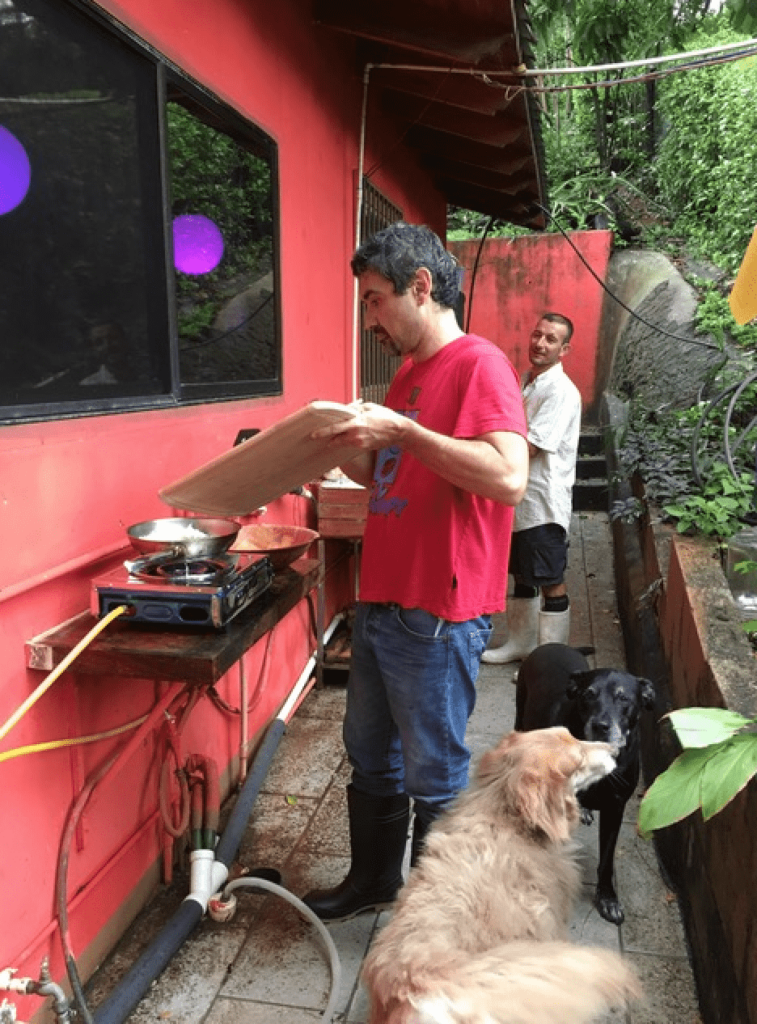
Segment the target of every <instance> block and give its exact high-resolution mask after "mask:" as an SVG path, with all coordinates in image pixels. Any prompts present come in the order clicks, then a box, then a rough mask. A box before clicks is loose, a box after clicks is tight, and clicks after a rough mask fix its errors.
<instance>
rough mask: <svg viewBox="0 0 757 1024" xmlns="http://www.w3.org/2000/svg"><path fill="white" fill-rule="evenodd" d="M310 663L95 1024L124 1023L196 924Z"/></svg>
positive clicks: (230, 855)
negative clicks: (175, 899) (219, 823)
mask: <svg viewBox="0 0 757 1024" xmlns="http://www.w3.org/2000/svg"><path fill="white" fill-rule="evenodd" d="M338 618H339V617H337V619H335V620H334V621H333V622H332V623H331V624H330V625H329V628H328V630H326V633H327V634H328V635H329V636H330V635H331V633H332V632H333V630H334V629H335V628H336V624H337V622H338ZM314 664H315V656H311V657H310V659H309V660H308V663H307V665H306V666H305V668H304V669H303V671H302V673H301V675H300V677H299V679H298V680H297V682H296V683H295V685H294V687H293V688H292V690H291V692H290V694H289V697H288V698H287V700H286V702H285V703H284V705H283V707H282V708H281V710H280V711H279V713H278V715H277V716H276V718H274V720H273V721H272V722H271V724H270V725H269V726H268V729H267V731H266V734H265V736H264V738H263V742H262V743H261V745H260V747H259V748H258V751H257V753H256V754H255V757H254V759H253V762H252V765H251V767H250V772H249V774H248V776H247V778H246V780H245V783H244V786H243V787H242V789H241V790H240V792H239V795H238V796H237V799H236V802H235V804H234V807H233V809H232V812H231V815H230V817H229V820H228V822H227V824H226V828H225V829H224V832H223V835H222V836H221V838H220V839H219V841H218V845H217V847H216V849H215V851H213V850H194V851H193V852H192V853H191V855H190V863H191V868H190V888H191V892H190V893H189V895H188V896H186V897H185V898H184V901H183V902H182V903H181V905H180V906H179V907H178V908H177V910H176V911H175V913H174V914H173V916H172V917H171V918H170V919H169V921H168V922H167V924H166V925H165V927H164V928H163V930H162V931H161V932H160V933H159V934H158V935H157V936H156V938H155V939H154V940H153V942H152V944H151V945H150V946H148V948H147V949H146V950H145V952H144V953H143V954H142V955H141V956H140V957H139V959H138V960H137V961H136V962H135V963H134V964H133V965H132V967H131V968H130V969H129V971H127V973H126V974H125V975H124V977H123V978H122V979H121V981H120V982H119V984H118V985H117V986H116V988H115V989H114V991H113V992H112V993H111V994H110V995H109V996H108V997H107V999H105V1000H104V1001H103V1002H102V1003H101V1004H100V1006H99V1007H98V1008H97V1009H96V1010H95V1011H94V1012H93V1013H92V1021H93V1022H94V1024H123V1022H124V1021H125V1020H126V1018H127V1017H128V1016H129V1014H130V1013H131V1012H132V1011H133V1010H134V1009H135V1008H136V1006H137V1004H138V1003H139V1001H140V1000H141V999H142V997H143V996H144V995H145V994H146V993H147V991H148V989H149V988H150V985H152V983H153V981H155V979H156V978H157V977H158V976H159V975H160V974H161V973H162V971H164V970H165V968H166V967H167V966H168V964H169V963H170V962H171V960H172V959H173V957H174V956H175V954H176V953H177V952H178V951H179V949H180V948H181V946H182V945H183V943H184V942H185V941H186V939H187V938H189V935H190V934H191V933H192V932H193V931H194V929H195V928H196V927H197V925H198V924H199V923H200V921H201V920H202V917H203V915H204V914H205V911H206V909H207V906H208V901H209V899H210V897H211V896H213V894H214V893H216V892H218V891H219V890H220V889H221V888H222V887H223V884H224V882H225V881H226V879H227V878H228V875H229V868H230V867H231V865H232V863H233V860H234V857H235V856H236V853H237V850H238V849H239V846H240V844H241V842H242V836H243V835H244V830H245V828H246V827H247V822H248V819H249V817H250V814H251V813H252V808H253V805H254V803H255V800H256V799H257V797H258V794H259V792H260V789H261V787H262V785H263V782H264V781H265V778H266V775H267V774H268V769H269V768H270V766H271V762H272V761H273V758H274V755H275V754H276V751H277V750H278V747H279V743H280V742H281V739H282V737H283V735H284V733H285V732H286V727H287V721H288V719H289V717H290V715H291V711H292V709H293V708H294V707H296V704H297V701H298V699H299V697H300V695H301V693H302V691H303V690H304V689H305V686H306V685H307V683H308V680H309V678H310V674H311V672H312V669H313V666H314Z"/></svg>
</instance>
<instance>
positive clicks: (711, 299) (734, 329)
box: [694, 280, 757, 348]
mask: <svg viewBox="0 0 757 1024" xmlns="http://www.w3.org/2000/svg"><path fill="white" fill-rule="evenodd" d="M694 283H695V285H696V288H697V291H698V293H699V296H698V303H697V310H696V325H697V329H698V330H699V331H701V333H702V334H711V335H712V336H713V338H716V339H717V340H718V341H719V342H720V343H721V345H723V344H725V342H726V341H734V342H736V343H737V344H740V345H743V346H744V347H745V348H747V347H749V346H754V344H755V342H757V330H756V329H755V328H754V327H753V326H752V325H751V324H743V325H742V324H737V323H736V321H735V320H734V319H733V313H732V312H731V307H730V306H729V305H728V296H727V294H723V291H722V290H721V288H720V287H719V286H718V285H717V284H716V283H715V282H714V281H702V280H698V281H696V282H694ZM728 291H729V292H730V287H729V288H728Z"/></svg>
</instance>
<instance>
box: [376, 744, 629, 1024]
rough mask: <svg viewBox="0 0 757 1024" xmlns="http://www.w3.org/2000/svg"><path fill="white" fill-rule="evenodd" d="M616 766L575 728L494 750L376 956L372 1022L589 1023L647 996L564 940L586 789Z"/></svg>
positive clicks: (434, 834) (440, 829)
mask: <svg viewBox="0 0 757 1024" xmlns="http://www.w3.org/2000/svg"><path fill="white" fill-rule="evenodd" d="M614 766H615V762H614V760H613V757H612V754H611V752H610V747H609V746H608V745H607V744H606V743H589V742H585V741H582V740H577V739H574V738H573V736H571V734H570V733H569V732H568V730H567V729H564V728H562V727H557V728H553V729H540V730H536V731H534V732H527V733H520V732H513V733H510V734H509V735H507V736H505V737H504V739H503V740H502V741H501V742H500V743H499V745H498V746H497V747H495V748H494V749H493V750H490V751H488V752H487V753H486V754H484V756H483V757H482V758H481V761H480V764H479V767H478V772H477V775H476V778H475V780H474V782H473V784H472V785H471V786H470V788H469V789H468V790H467V791H466V792H465V793H463V794H461V796H460V797H459V798H458V799H457V801H456V802H455V804H454V805H453V806H452V807H451V808H450V810H449V811H448V812H447V813H446V814H444V815H443V816H442V817H441V818H440V819H439V820H438V821H437V822H436V823H435V824H434V826H433V828H432V829H431V831H430V832H429V835H428V838H427V842H426V849H425V852H424V854H423V855H422V857H421V859H420V860H419V862H418V864H417V866H416V867H415V868H413V870H412V871H411V873H410V878H409V880H408V883H407V885H406V886H405V887H404V889H403V891H402V893H401V895H400V897H399V900H398V902H397V905H396V910H395V911H394V913H393V915H392V918H391V920H390V921H389V923H388V924H387V925H386V927H385V928H384V929H383V930H382V931H381V932H380V934H379V935H378V938H377V939H376V941H375V943H374V944H373V947H372V948H371V950H370V952H369V954H368V957H367V958H366V962H365V966H364V968H363V979H364V981H365V984H366V985H367V987H368V992H369V996H370V1000H371V1015H370V1024H554V1022H555V1021H560V1024H581V1022H583V1021H588V1020H590V1019H591V1018H592V1017H593V1016H594V1015H596V1014H597V1013H601V1012H603V1011H604V1010H606V1009H607V1008H609V1007H610V1006H613V1005H620V1004H624V1003H625V1002H626V1000H627V999H629V998H631V997H634V996H638V995H639V994H640V993H639V987H638V983H637V981H636V978H635V976H634V975H633V973H632V972H631V971H630V969H629V968H628V967H627V966H626V965H625V964H624V963H623V961H622V960H621V958H620V957H619V956H617V955H616V954H615V953H612V952H609V951H606V950H601V949H593V948H587V947H581V946H575V945H572V944H570V943H568V942H566V941H564V940H565V938H566V936H567V928H568V921H569V918H570V914H571V910H572V908H573V903H574V900H575V897H576V893H577V890H578V887H579V884H580V876H579V871H578V867H577V865H576V861H575V854H574V848H573V847H572V845H571V844H569V839H570V836H571V834H572V832H573V830H574V828H575V826H576V825H577V823H578V821H579V817H580V814H579V807H578V802H577V800H576V795H575V794H576V791H577V790H578V789H581V788H583V787H585V786H589V785H591V784H592V783H593V782H596V781H597V780H598V779H600V778H602V777H603V776H604V775H606V774H608V773H609V772H611V771H612V770H613V768H614Z"/></svg>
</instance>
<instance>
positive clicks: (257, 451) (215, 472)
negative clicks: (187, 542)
mask: <svg viewBox="0 0 757 1024" xmlns="http://www.w3.org/2000/svg"><path fill="white" fill-rule="evenodd" d="M355 415H356V413H355V411H354V410H353V409H351V408H349V406H346V405H341V404H340V403H339V402H311V403H310V404H309V405H306V406H305V407H304V408H302V409H299V410H298V411H297V412H295V413H292V414H291V415H290V416H287V417H285V418H284V419H283V420H279V422H278V423H274V424H273V426H271V427H268V428H267V429H266V430H262V431H261V432H260V433H259V434H256V435H255V436H254V437H251V438H250V439H249V440H247V441H243V442H242V444H240V445H237V446H236V447H234V448H232V449H230V450H229V451H227V452H224V453H223V454H222V455H219V456H217V457H216V458H215V459H212V460H211V461H210V462H206V463H205V465H204V466H200V468H199V469H195V470H193V471H192V472H191V473H188V474H187V475H186V476H183V477H181V479H179V480H176V481H174V483H172V484H169V485H168V486H167V487H164V488H163V489H162V490H161V491H159V492H158V493H159V496H160V498H161V499H162V500H163V501H165V502H166V504H168V505H171V506H172V507H173V508H180V509H185V510H186V511H188V512H201V513H203V514H205V515H219V516H246V515H249V514H250V513H251V512H254V511H255V509H257V508H260V506H261V505H266V504H268V502H270V501H274V500H275V499H276V498H280V497H281V495H282V494H286V493H288V492H289V491H293V490H295V488H297V487H301V486H302V485H303V484H306V483H308V482H309V481H310V480H315V479H317V478H318V477H320V476H322V475H323V474H324V473H326V472H328V470H330V469H334V467H335V466H339V465H342V464H344V463H347V462H349V461H350V459H353V458H354V457H355V456H356V455H359V454H360V449H359V448H352V447H346V446H342V447H336V448H330V447H329V441H328V440H325V441H324V440H321V441H315V440H313V438H312V437H310V435H311V434H312V432H313V431H314V430H318V428H319V427H325V426H329V425H330V424H333V423H338V422H340V421H343V420H348V419H352V418H353V417H354V416H355Z"/></svg>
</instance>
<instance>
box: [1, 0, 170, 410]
mask: <svg viewBox="0 0 757 1024" xmlns="http://www.w3.org/2000/svg"><path fill="white" fill-rule="evenodd" d="M2 15H3V17H2V19H0V126H1V127H2V129H3V131H2V133H0V134H1V136H2V139H4V140H5V143H6V163H5V166H4V168H2V169H0V173H1V174H4V176H5V179H6V180H7V178H8V177H9V175H10V174H11V172H10V171H9V169H8V161H7V147H8V146H10V148H11V150H13V148H14V147H15V149H16V152H17V153H18V152H20V153H23V154H25V155H26V158H27V159H28V167H29V187H28V191H26V192H25V194H24V195H23V197H22V198H21V200H20V201H19V202H18V204H17V205H15V206H14V208H13V209H9V210H6V211H5V212H0V337H2V339H3V344H2V347H0V405H2V406H6V407H7V406H11V405H15V406H19V405H22V406H23V405H27V404H31V403H52V404H56V403H69V402H75V403H84V404H85V405H86V404H88V403H90V404H91V403H93V402H94V403H95V404H96V403H97V400H101V401H102V400H104V399H109V398H118V397H128V396H137V395H141V396H149V395H158V394H161V393H163V394H165V393H166V392H168V391H169V390H170V380H169V374H168V352H167V347H166V345H165V341H164V340H163V339H165V337H166V336H167V299H166V275H165V258H164V255H163V253H164V246H163V240H162V239H163V229H162V207H161V198H160V185H159V179H158V178H157V177H156V173H155V169H156V168H157V167H158V166H159V160H158V156H159V145H158V130H157V125H158V116H157V114H158V111H157V94H156V88H155V68H154V65H153V64H151V63H150V62H149V61H148V60H147V59H145V58H143V57H141V56H140V55H139V54H137V53H135V52H134V51H132V50H131V49H129V48H128V47H126V46H125V45H124V44H123V43H122V42H121V41H120V40H119V39H118V38H117V37H115V36H112V35H110V34H108V33H107V32H105V31H104V30H102V29H101V28H100V27H99V26H97V25H95V24H94V23H92V22H90V21H88V20H87V19H86V18H85V17H84V16H83V15H80V14H79V13H78V12H77V11H76V10H75V9H73V8H72V7H71V6H70V5H65V4H60V3H52V2H49V0H13V2H12V3H9V2H7V0H6V2H5V3H4V5H3V8H2ZM0 159H2V157H1V156H0Z"/></svg>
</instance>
